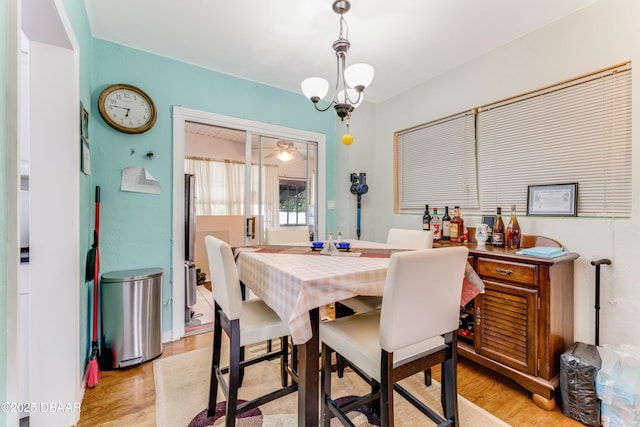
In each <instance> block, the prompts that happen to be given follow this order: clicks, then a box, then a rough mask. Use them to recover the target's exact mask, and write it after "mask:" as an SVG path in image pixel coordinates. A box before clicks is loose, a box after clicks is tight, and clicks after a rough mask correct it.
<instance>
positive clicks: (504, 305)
mask: <svg viewBox="0 0 640 427" xmlns="http://www.w3.org/2000/svg"><path fill="white" fill-rule="evenodd" d="M450 245H459V244H451V243H447V242H439V243H434V247H437V246H450ZM463 245H464V246H467V247H468V248H469V262H470V263H471V265H472V266H473V268H474V269H475V271H476V272H477V273H478V275H479V276H480V277H481V278H482V280H483V282H484V284H485V292H484V294H480V295H478V296H477V297H476V298H475V301H474V306H473V308H469V312H470V313H472V314H473V318H474V320H473V324H474V327H473V334H471V335H468V336H466V337H463V336H460V337H459V338H458V354H459V355H460V356H463V357H465V358H468V359H470V360H472V361H474V362H476V363H479V364H480V365H483V366H485V367H487V368H489V369H491V370H493V371H495V372H497V373H499V374H502V375H504V376H506V377H508V378H511V379H512V380H514V381H516V382H517V383H518V384H520V385H521V386H522V387H524V388H525V389H527V390H528V391H530V392H531V393H532V398H533V400H534V402H535V403H536V404H537V405H538V406H540V407H542V408H544V409H553V408H554V407H555V394H556V393H555V392H556V390H557V389H559V386H560V355H561V354H562V353H563V352H564V351H565V349H567V348H568V347H570V346H571V345H572V344H573V305H574V301H573V285H574V283H573V269H574V267H573V262H574V260H576V259H577V258H578V257H579V255H578V254H576V253H568V254H567V255H563V256H560V257H556V258H550V259H547V258H538V257H532V256H523V255H518V254H516V251H515V250H510V249H504V248H494V247H493V246H491V245H486V246H484V247H483V246H477V245H476V244H475V243H468V244H463ZM542 245H544V246H559V244H558V242H556V241H554V240H552V239H549V238H545V237H540V236H523V239H522V247H523V248H524V247H532V246H542Z"/></svg>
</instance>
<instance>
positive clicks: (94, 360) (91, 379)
mask: <svg viewBox="0 0 640 427" xmlns="http://www.w3.org/2000/svg"><path fill="white" fill-rule="evenodd" d="M99 230H100V186H96V228H95V230H94V231H93V245H92V248H91V249H92V254H93V257H94V260H93V264H94V267H93V340H92V341H91V357H90V360H89V370H88V371H87V387H89V388H93V387H95V386H97V385H98V381H99V380H100V367H99V366H98V356H99V348H98V276H99V272H100V254H99V252H98V233H99Z"/></svg>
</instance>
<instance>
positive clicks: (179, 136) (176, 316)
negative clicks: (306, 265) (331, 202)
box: [163, 106, 327, 342]
mask: <svg viewBox="0 0 640 427" xmlns="http://www.w3.org/2000/svg"><path fill="white" fill-rule="evenodd" d="M172 113H173V114H172V115H173V221H172V241H173V244H172V248H171V260H172V273H171V280H172V282H171V283H172V299H171V301H172V323H171V331H169V332H166V333H165V334H168V335H165V336H163V341H165V342H167V341H175V340H178V339H180V338H182V337H183V336H184V306H183V304H181V303H180V301H184V297H185V289H184V287H185V284H184V259H183V258H184V256H183V252H184V250H183V249H184V147H185V123H186V122H188V121H189V122H195V123H202V124H207V125H212V126H220V127H225V128H231V129H238V130H244V131H246V132H251V133H254V134H259V135H264V136H273V137H276V138H291V139H300V140H307V141H313V142H316V143H317V144H318V153H317V155H318V165H317V182H318V201H317V203H318V204H317V206H326V198H327V196H326V176H325V175H326V174H325V171H326V157H327V156H326V153H327V147H326V136H325V135H324V134H321V133H317V132H310V131H305V130H300V129H294V128H289V127H285V126H278V125H273V124H270V123H262V122H257V121H253V120H246V119H240V118H237V117H230V116H223V115H220V114H215V113H210V112H206V111H199V110H193V109H190V108H184V107H179V106H173V107H172ZM316 215H317V224H318V233H317V235H320V236H323V235H324V234H325V223H326V212H325V211H324V210H323V209H318V212H316Z"/></svg>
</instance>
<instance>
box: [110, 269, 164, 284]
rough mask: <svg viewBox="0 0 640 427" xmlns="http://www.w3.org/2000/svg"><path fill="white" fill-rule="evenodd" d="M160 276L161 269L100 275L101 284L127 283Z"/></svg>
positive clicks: (113, 272)
mask: <svg viewBox="0 0 640 427" xmlns="http://www.w3.org/2000/svg"><path fill="white" fill-rule="evenodd" d="M159 276H162V269H161V268H139V269H135V270H122V271H111V272H109V273H104V274H103V275H102V282H107V283H108V282H128V281H132V280H143V279H151V278H154V277H159Z"/></svg>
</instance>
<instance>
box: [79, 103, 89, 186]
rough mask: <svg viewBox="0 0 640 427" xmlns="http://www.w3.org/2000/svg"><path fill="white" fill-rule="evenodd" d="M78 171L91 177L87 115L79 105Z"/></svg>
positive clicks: (82, 106)
mask: <svg viewBox="0 0 640 427" xmlns="http://www.w3.org/2000/svg"><path fill="white" fill-rule="evenodd" d="M80 170H82V172H83V173H84V174H85V175H91V152H90V151H89V113H88V112H87V110H85V108H84V105H82V102H81V103H80Z"/></svg>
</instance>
